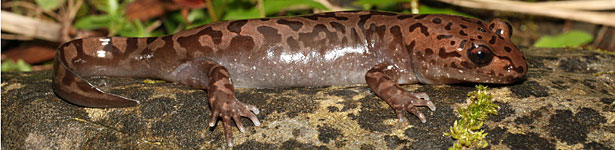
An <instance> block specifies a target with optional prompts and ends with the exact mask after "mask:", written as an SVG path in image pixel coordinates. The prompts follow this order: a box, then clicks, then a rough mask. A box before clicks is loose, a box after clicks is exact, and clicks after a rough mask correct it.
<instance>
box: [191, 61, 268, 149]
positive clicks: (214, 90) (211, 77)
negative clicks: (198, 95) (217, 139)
mask: <svg viewBox="0 0 615 150" xmlns="http://www.w3.org/2000/svg"><path fill="white" fill-rule="evenodd" d="M183 66H189V67H179V68H180V69H182V70H183V71H182V70H180V72H182V74H183V76H181V77H179V78H180V82H182V83H184V84H187V85H191V86H193V87H196V88H201V89H207V97H208V100H209V104H210V106H211V110H212V113H211V118H210V119H209V126H210V127H214V126H215V125H216V122H217V120H218V117H220V118H222V122H223V126H224V136H225V137H226V141H227V144H228V145H229V146H233V136H232V126H231V123H232V122H233V121H234V122H235V124H236V125H237V127H238V128H239V131H241V132H242V133H243V132H245V129H244V127H243V124H242V123H241V120H240V117H247V118H250V120H252V122H253V123H254V125H256V126H260V121H259V120H258V118H256V116H255V115H254V114H258V113H259V110H258V109H257V108H256V107H255V106H252V105H248V104H244V103H242V102H240V101H239V100H237V98H236V97H235V88H234V87H233V84H232V83H231V79H230V74H229V72H228V70H227V69H226V68H225V67H224V66H221V65H219V64H218V63H216V62H214V61H212V60H207V59H205V60H195V61H192V62H187V63H186V64H183ZM192 67H196V68H198V69H194V68H192ZM189 68H190V69H189ZM203 77H205V78H203ZM207 78H208V79H207ZM250 111H252V112H254V113H252V112H250Z"/></svg>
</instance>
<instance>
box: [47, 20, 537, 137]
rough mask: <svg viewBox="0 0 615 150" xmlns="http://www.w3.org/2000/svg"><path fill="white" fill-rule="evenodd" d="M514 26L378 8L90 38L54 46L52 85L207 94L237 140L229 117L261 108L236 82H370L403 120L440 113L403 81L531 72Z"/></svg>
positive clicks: (79, 97) (121, 103)
mask: <svg viewBox="0 0 615 150" xmlns="http://www.w3.org/2000/svg"><path fill="white" fill-rule="evenodd" d="M511 35H512V27H511V25H510V24H509V23H507V22H505V21H502V20H500V19H494V20H492V21H491V22H483V21H481V20H477V19H471V18H464V17H459V16H452V15H425V14H423V15H413V14H399V13H392V12H380V11H343V12H326V13H317V14H312V15H305V16H294V17H281V18H262V19H249V20H233V21H221V22H215V23H211V24H206V25H203V26H200V27H196V28H192V29H188V30H185V31H181V32H178V33H175V34H172V35H167V36H161V37H145V38H129V37H91V38H82V39H76V40H72V41H70V42H66V43H64V44H62V45H60V47H59V48H58V50H57V53H56V55H55V59H56V61H55V63H54V69H53V89H54V91H55V93H56V94H57V95H58V96H59V97H60V98H62V99H64V100H66V101H68V102H70V103H72V104H76V105H79V106H85V107H103V108H105V107H129V106H136V105H138V104H139V103H140V101H139V100H136V99H131V98H127V97H124V96H121V95H115V94H111V93H108V92H105V91H103V90H101V89H100V88H99V87H96V86H93V85H92V83H90V82H89V81H87V80H85V77H91V76H116V77H134V78H154V79H162V80H166V81H170V82H176V83H181V84H185V85H188V86H191V87H194V88H198V89H203V90H205V91H207V93H208V97H207V100H208V101H209V103H210V107H211V110H212V113H211V118H210V120H209V126H210V127H213V126H214V125H215V123H216V122H217V120H218V118H221V120H222V122H223V128H224V134H225V137H226V141H227V143H228V145H229V146H232V136H231V135H232V133H231V131H232V126H231V123H232V122H235V125H236V126H237V127H238V128H239V131H241V132H244V130H245V129H244V127H243V124H242V123H241V121H239V118H240V117H247V118H249V119H251V120H252V122H253V123H254V124H255V125H256V126H259V125H260V121H259V120H258V118H257V117H256V116H255V115H254V114H258V112H259V110H258V109H257V108H256V107H255V106H253V105H249V104H245V103H242V102H241V101H239V100H237V98H236V97H235V94H234V88H235V87H243V88H275V87H315V86H331V85H356V84H365V83H366V84H367V86H368V87H369V88H370V89H371V90H372V91H373V92H374V93H375V94H376V95H377V96H378V97H380V98H381V99H383V100H384V101H386V102H387V103H388V104H389V105H390V106H391V108H393V110H394V111H395V113H396V114H397V116H398V119H399V120H400V121H403V119H404V117H403V114H404V111H408V112H410V113H412V114H414V115H416V116H417V117H418V119H420V120H421V121H422V122H425V121H426V118H425V116H424V115H423V114H422V113H421V112H420V111H419V109H418V107H420V106H426V107H428V108H430V109H431V110H432V111H434V110H435V109H436V107H435V105H434V104H433V102H432V101H431V100H430V99H429V96H428V95H427V94H425V93H411V92H407V91H406V90H404V89H403V88H401V87H400V86H399V85H401V84H416V83H423V84H452V83H465V82H472V83H492V84H510V83H513V82H515V81H517V80H518V79H520V78H522V77H523V76H524V75H525V73H526V72H527V64H526V60H525V57H524V56H523V53H522V52H521V51H520V50H519V49H518V48H517V47H516V46H515V44H513V43H512V42H511Z"/></svg>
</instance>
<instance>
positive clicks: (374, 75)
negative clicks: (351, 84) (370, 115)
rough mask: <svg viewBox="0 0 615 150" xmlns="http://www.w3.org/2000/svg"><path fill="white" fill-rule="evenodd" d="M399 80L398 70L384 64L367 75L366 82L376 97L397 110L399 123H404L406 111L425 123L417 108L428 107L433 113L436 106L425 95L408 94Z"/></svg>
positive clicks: (375, 67)
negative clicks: (400, 85) (398, 82)
mask: <svg viewBox="0 0 615 150" xmlns="http://www.w3.org/2000/svg"><path fill="white" fill-rule="evenodd" d="M398 78H399V72H398V69H397V68H396V67H395V66H393V65H390V64H387V63H382V64H378V65H376V66H374V67H373V68H372V69H370V70H369V71H367V73H366V74H365V80H366V82H367V85H368V86H369V88H370V89H372V91H374V93H376V95H378V96H379V97H380V98H382V99H383V100H384V101H386V102H387V103H388V104H389V105H390V106H391V108H393V109H394V110H395V113H396V114H397V118H399V121H400V122H402V121H404V117H403V113H404V110H405V111H408V112H410V113H412V114H414V115H416V116H417V117H418V118H419V119H421V122H423V123H425V122H426V121H427V120H426V119H425V115H423V113H421V112H420V111H419V110H418V109H417V106H427V107H429V109H431V110H432V111H435V110H436V106H435V105H434V104H433V103H432V102H431V101H430V100H429V96H427V94H425V93H408V92H407V91H405V90H404V89H402V88H401V87H399V85H398V84H397V79H398Z"/></svg>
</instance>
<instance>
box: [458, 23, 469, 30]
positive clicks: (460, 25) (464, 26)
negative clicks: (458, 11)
mask: <svg viewBox="0 0 615 150" xmlns="http://www.w3.org/2000/svg"><path fill="white" fill-rule="evenodd" d="M459 27H461V28H464V29H465V28H468V26H466V25H463V24H459Z"/></svg>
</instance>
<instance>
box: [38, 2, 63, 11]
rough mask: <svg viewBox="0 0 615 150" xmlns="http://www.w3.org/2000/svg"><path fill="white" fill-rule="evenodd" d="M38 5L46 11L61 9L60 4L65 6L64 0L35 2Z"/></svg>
mask: <svg viewBox="0 0 615 150" xmlns="http://www.w3.org/2000/svg"><path fill="white" fill-rule="evenodd" d="M35 1H36V5H38V6H40V7H41V8H43V9H44V10H48V11H50V10H55V9H57V8H58V7H60V4H64V0H35Z"/></svg>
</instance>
